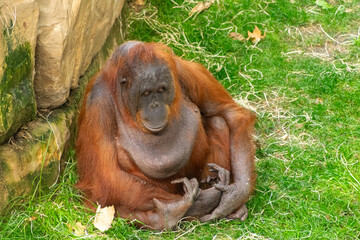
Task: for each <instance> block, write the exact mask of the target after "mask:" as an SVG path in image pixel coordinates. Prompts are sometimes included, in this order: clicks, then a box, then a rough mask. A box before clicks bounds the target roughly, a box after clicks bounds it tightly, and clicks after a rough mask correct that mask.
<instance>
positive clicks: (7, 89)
mask: <svg viewBox="0 0 360 240" xmlns="http://www.w3.org/2000/svg"><path fill="white" fill-rule="evenodd" d="M5 41H6V42H7V54H6V55H5V57H4V65H3V67H2V68H3V69H2V72H3V74H2V76H1V75H0V78H1V80H0V144H1V143H3V142H5V141H7V140H8V139H9V138H10V137H11V136H12V135H13V134H14V133H15V132H16V131H17V130H18V129H19V128H20V127H21V126H22V125H23V124H24V123H26V122H28V121H30V120H32V119H34V117H35V114H36V103H35V95H34V90H33V79H32V76H33V74H32V73H33V60H32V55H31V47H30V44H29V42H25V43H23V44H21V45H19V46H17V47H13V46H12V44H11V42H12V39H11V38H10V37H6V36H5Z"/></svg>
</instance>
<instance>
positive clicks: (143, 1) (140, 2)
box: [135, 0, 145, 6]
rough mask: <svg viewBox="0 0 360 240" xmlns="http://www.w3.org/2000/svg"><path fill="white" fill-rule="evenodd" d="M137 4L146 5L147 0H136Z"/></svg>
mask: <svg viewBox="0 0 360 240" xmlns="http://www.w3.org/2000/svg"><path fill="white" fill-rule="evenodd" d="M135 4H136V5H138V6H144V5H145V0H136V1H135Z"/></svg>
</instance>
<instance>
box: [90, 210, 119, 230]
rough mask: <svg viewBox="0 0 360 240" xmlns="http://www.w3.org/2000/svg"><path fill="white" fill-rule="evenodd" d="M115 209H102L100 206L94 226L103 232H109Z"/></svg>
mask: <svg viewBox="0 0 360 240" xmlns="http://www.w3.org/2000/svg"><path fill="white" fill-rule="evenodd" d="M114 214H115V208H114V206H110V207H104V208H101V206H100V205H99V206H98V208H97V210H96V215H95V219H94V226H95V227H96V228H97V229H99V230H100V231H101V232H104V231H106V230H108V229H109V228H110V227H111V223H112V221H113V220H114Z"/></svg>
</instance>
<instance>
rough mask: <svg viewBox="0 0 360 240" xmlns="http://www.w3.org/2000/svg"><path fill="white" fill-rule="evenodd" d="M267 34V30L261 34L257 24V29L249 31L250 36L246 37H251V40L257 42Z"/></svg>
mask: <svg viewBox="0 0 360 240" xmlns="http://www.w3.org/2000/svg"><path fill="white" fill-rule="evenodd" d="M265 36H266V32H265V33H264V35H262V36H261V31H260V29H259V28H258V27H257V26H255V29H254V31H253V32H249V31H248V37H247V38H246V40H247V41H248V40H249V39H251V42H252V43H254V44H256V43H258V42H259V41H260V40H261V39H263V38H264V37H265Z"/></svg>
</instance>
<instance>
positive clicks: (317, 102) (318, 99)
mask: <svg viewBox="0 0 360 240" xmlns="http://www.w3.org/2000/svg"><path fill="white" fill-rule="evenodd" d="M315 104H320V105H324V101H323V100H322V99H321V98H316V100H315Z"/></svg>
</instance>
